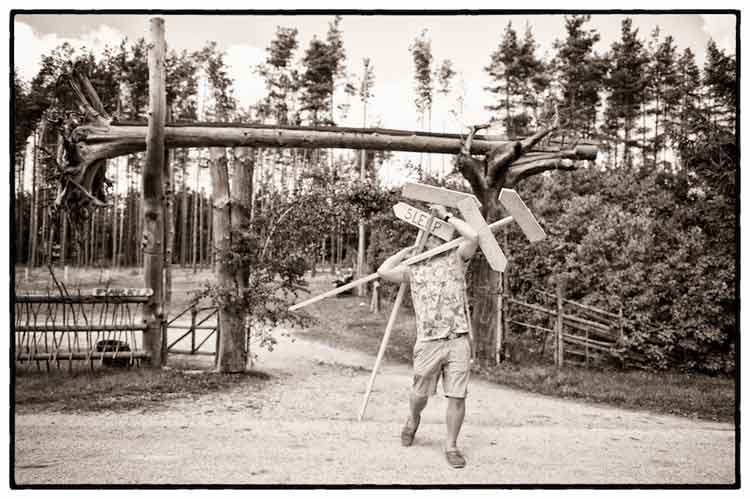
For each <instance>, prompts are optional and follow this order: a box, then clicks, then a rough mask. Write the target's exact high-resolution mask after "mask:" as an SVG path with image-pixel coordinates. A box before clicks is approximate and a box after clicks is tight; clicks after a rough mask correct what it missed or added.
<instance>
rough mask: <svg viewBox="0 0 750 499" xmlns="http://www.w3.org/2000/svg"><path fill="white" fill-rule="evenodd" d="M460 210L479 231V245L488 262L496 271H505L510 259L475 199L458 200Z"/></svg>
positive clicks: (466, 219)
mask: <svg viewBox="0 0 750 499" xmlns="http://www.w3.org/2000/svg"><path fill="white" fill-rule="evenodd" d="M457 208H458V211H460V212H461V215H462V216H463V217H464V220H465V221H466V223H468V224H469V225H471V227H472V228H473V229H474V230H476V231H477V236H478V240H479V247H480V248H482V253H483V254H484V257H485V258H487V263H489V264H490V267H491V268H492V270H494V271H495V272H505V266H506V265H507V264H508V259H507V258H505V254H504V253H503V250H501V249H500V245H499V244H497V239H495V235H494V234H493V233H492V231H491V230H490V228H489V226H488V225H487V221H486V220H485V219H484V217H483V216H482V212H480V211H479V208H478V207H477V205H476V204H475V203H474V200H472V199H470V198H465V199H463V200H461V201H459V202H458V206H457Z"/></svg>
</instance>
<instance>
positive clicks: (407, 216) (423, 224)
mask: <svg viewBox="0 0 750 499" xmlns="http://www.w3.org/2000/svg"><path fill="white" fill-rule="evenodd" d="M393 213H394V214H395V215H396V217H397V218H399V219H400V220H403V221H404V222H407V223H410V224H412V225H414V226H415V227H419V228H420V229H422V230H424V231H427V232H429V233H430V234H433V235H435V236H438V237H439V238H440V239H442V240H443V241H450V240H451V239H453V234H454V232H455V229H454V228H453V226H452V225H451V224H449V223H446V222H444V221H442V220H439V219H437V218H433V222H432V227H430V228H428V227H427V224H428V220H430V218H432V216H431V215H430V214H429V213H427V212H426V211H422V210H420V209H417V208H415V207H413V206H411V205H408V204H406V203H397V204H396V205H395V206H394V207H393Z"/></svg>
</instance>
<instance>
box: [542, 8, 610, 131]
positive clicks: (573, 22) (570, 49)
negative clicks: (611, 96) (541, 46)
mask: <svg viewBox="0 0 750 499" xmlns="http://www.w3.org/2000/svg"><path fill="white" fill-rule="evenodd" d="M590 20H591V16H590V15H576V16H566V17H565V31H566V34H567V36H566V38H565V39H564V40H556V41H555V44H554V47H555V49H556V50H557V53H556V55H555V59H554V61H553V65H554V71H555V80H556V83H557V85H558V86H559V88H560V97H561V99H560V104H559V113H560V119H561V120H562V122H563V124H564V127H563V128H564V129H565V130H566V131H570V132H572V133H573V134H575V135H579V136H581V137H583V138H589V137H590V136H591V134H592V133H593V132H594V130H595V125H596V113H597V108H598V107H599V104H600V100H601V90H602V85H603V78H604V75H605V73H606V69H607V68H606V62H605V61H604V60H603V59H602V58H601V57H599V56H598V55H597V54H596V53H595V52H594V45H595V44H596V43H597V42H598V41H599V39H600V37H599V33H597V32H596V30H594V29H587V28H586V26H585V25H586V23H588V22H589V21H590Z"/></svg>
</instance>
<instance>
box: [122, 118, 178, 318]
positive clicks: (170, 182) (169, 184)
mask: <svg viewBox="0 0 750 499" xmlns="http://www.w3.org/2000/svg"><path fill="white" fill-rule="evenodd" d="M167 113H168V114H169V116H168V117H169V119H171V118H172V112H171V110H169V109H167ZM162 176H163V178H164V215H163V216H164V224H165V230H164V233H165V238H164V247H165V251H164V304H165V307H166V310H167V315H168V310H169V306H170V305H171V304H172V255H173V253H174V149H172V150H169V151H166V153H165V155H164V168H163V172H162ZM120 233H122V231H120Z"/></svg>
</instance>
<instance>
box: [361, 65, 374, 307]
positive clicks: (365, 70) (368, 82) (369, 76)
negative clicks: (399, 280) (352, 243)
mask: <svg viewBox="0 0 750 499" xmlns="http://www.w3.org/2000/svg"><path fill="white" fill-rule="evenodd" d="M374 85H375V68H374V67H373V65H372V63H371V62H370V58H369V57H365V58H364V59H362V76H361V77H360V80H359V99H360V101H362V127H363V128H364V127H366V126H367V103H368V102H370V99H372V97H373V86H374ZM366 160H367V151H366V150H364V149H362V151H360V155H359V168H360V169H359V180H360V182H362V183H364V182H365V181H366V180H367V176H366V175H367V174H366ZM357 226H358V239H357V275H358V276H360V277H361V276H363V275H364V273H365V266H366V265H367V262H366V260H365V257H366V250H365V235H366V234H365V230H366V228H365V221H364V220H363V219H360V220H359V221H358V223H357ZM358 294H359V296H364V295H365V294H366V289H365V287H364V286H360V288H359V289H358Z"/></svg>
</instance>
